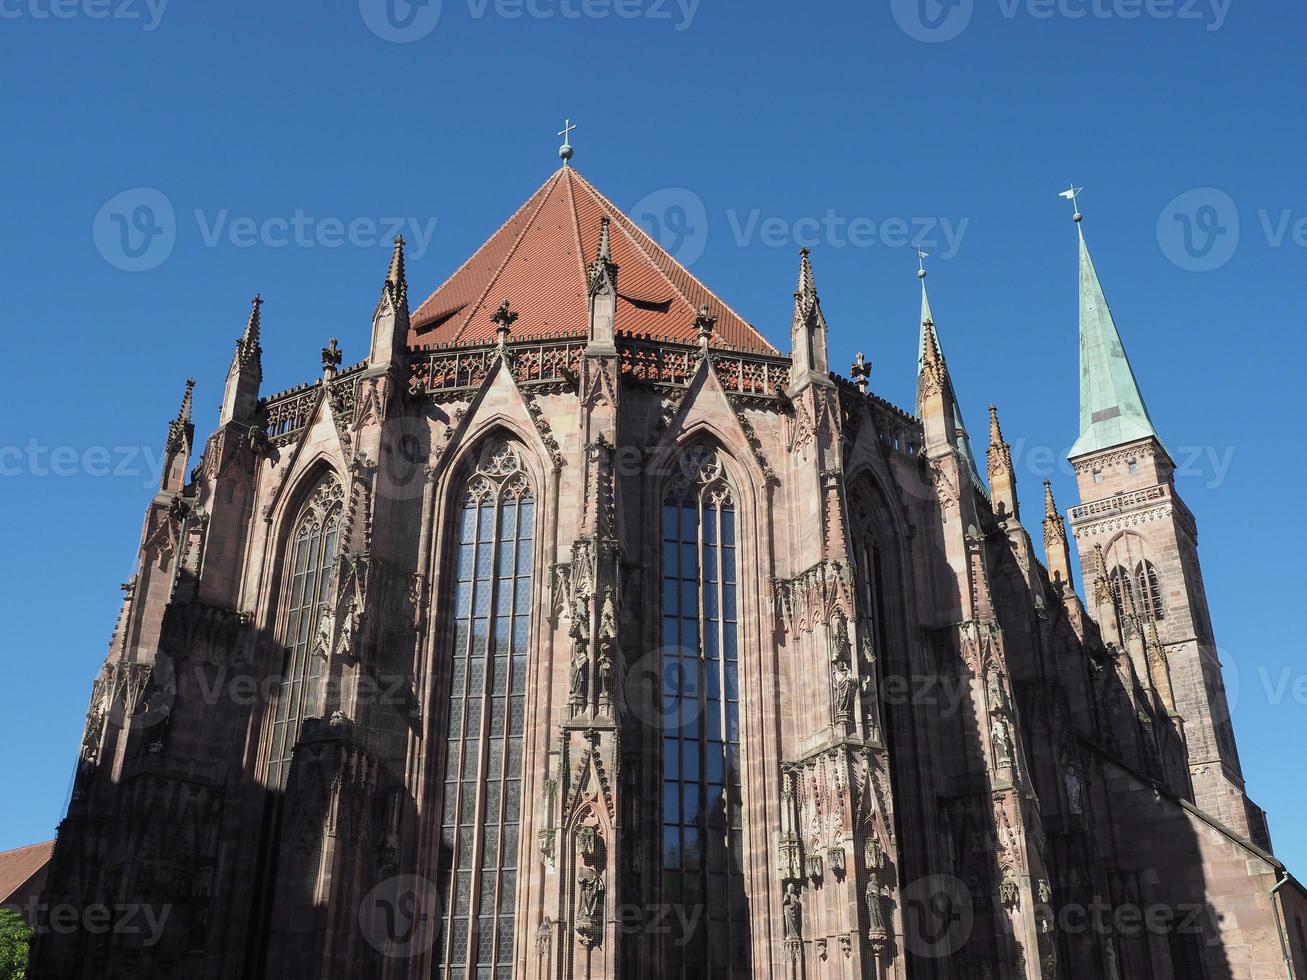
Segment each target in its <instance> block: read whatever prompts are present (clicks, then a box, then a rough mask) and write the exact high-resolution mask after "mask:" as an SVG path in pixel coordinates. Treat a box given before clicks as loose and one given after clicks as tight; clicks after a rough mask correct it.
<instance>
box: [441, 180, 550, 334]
mask: <svg viewBox="0 0 1307 980" xmlns="http://www.w3.org/2000/svg"><path fill="white" fill-rule="evenodd" d="M561 173H562V171H561V169H560V170H559V171H557V172H555V173H554V174H553V175H552V176H551V177H550V178H549V179H548V180H546V181H545V182H544V183H543V184H541V185H540V187H539V188H537V189H536V192H535V193H534V194H532V195H531V196H530V197H528V198H527V199H526V200H525V201H523V202H522V203H521V205H520V206H519V207H518V208H517V210H516V211H514V212H513V213H512V214H510V215H509V216H508V217H507V218H506V219H505V220H504V221H501V222H500V223H499V227H498V228H496V229H495V230H494V231H493V232H491V233H490V237H489V238H487V239H486V240H485V241H484V242H482V243H481V245H480V246H479V247H478V248H477V250H476V251H475V252H473V253H472V254H471V255H469V256H468V257H467V258H466V259H464V260H463V263H462V264H461V265H460V266H459V267H458V268H457V269H455V270H454V271H453V272H451V273H450V274H449V275H447V276H446V277H445V278H444V280H443V281H442V282H441V283H440V284H439V285H437V286H436V288H435V289H433V290H432V291H431V292H430V293H429V294H428V295H427V298H426V299H424V300H423V301H422V302H421V303H419V304H418V305H417V307H416V309H418V310H421V309H422V308H423V307H425V306H426V305H427V304H428V303H430V302H431V301H432V300H433V299H435V298H436V294H438V293H439V292H440V291H441V290H442V289H444V288H445V286H446V285H448V284H449V283H451V282H453V281H454V280H455V279H457V278H458V277H459V276H460V275H461V274H462V272H463V270H464V269H466V268H468V267H469V266H470V265H472V263H473V262H475V261H476V260H477V259H478V258H479V257H480V256H481V255H482V253H484V252H485V251H486V250H487V249H488V248H490V244H491V242H493V241H494V240H495V239H496V238H498V237H499V233H500V232H501V231H503V230H504V229H505V228H507V227H508V226H509V225H511V224H512V223H513V222H514V221H515V220H516V219H517V218H518V217H520V216H521V215H522V214H524V213H525V212H526V211H528V210H529V209H530V208H531V205H532V204H533V203H534V202H535V200H536V198H538V197H541V198H542V202H541V203H543V197H548V194H547V193H546V191H548V189H549V187H550V186H551V185H552V184H553V183H554V182H555V181H556V180H558V177H559V174H561ZM542 195H543V197H542ZM539 210H540V205H536V211H539ZM527 227H530V222H529V221H528V222H527ZM521 240H522V236H521V235H518V237H517V240H516V241H515V242H514V243H513V248H514V249H515V248H516V247H517V243H518V242H520V241H521ZM509 254H510V255H511V254H512V251H511V250H510V252H509ZM502 271H503V266H502V265H501V266H500V267H499V268H498V269H497V270H495V275H494V276H493V277H492V278H491V280H490V283H491V285H494V280H495V279H496V278H498V276H499V273H500V272H502ZM486 291H487V292H489V288H488V287H487V290H486ZM484 299H485V295H484V294H482V296H481V298H480V299H479V300H478V301H477V303H478V305H479V304H480V302H481V300H484ZM473 312H475V310H473ZM470 315H471V314H470V313H469V316H470ZM465 326H466V323H463V324H460V325H459V328H458V333H459V334H461V333H462V332H463V328H464V327H465ZM454 339H455V340H457V334H456V335H455V338H454ZM450 342H451V343H453V342H454V341H450Z"/></svg>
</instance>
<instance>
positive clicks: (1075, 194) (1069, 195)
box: [1058, 184, 1085, 224]
mask: <svg viewBox="0 0 1307 980" xmlns="http://www.w3.org/2000/svg"><path fill="white" fill-rule="evenodd" d="M1084 192H1085V189H1084V188H1083V187H1077V186H1076V185H1075V184H1072V185H1071V187H1070V188H1069V189H1068V190H1065V191H1063V192H1062V193H1061V194H1059V195H1058V197H1065V198H1066V199H1067V200H1068V201H1070V202H1071V206H1072V207H1073V208H1075V209H1076V213H1075V216H1074V217H1073V218H1072V220H1073V221H1074V222H1075V223H1076V224H1080V222H1082V221H1084V220H1085V216H1084V215H1083V214H1081V213H1080V200H1079V198H1080V195H1081V194H1083V193H1084Z"/></svg>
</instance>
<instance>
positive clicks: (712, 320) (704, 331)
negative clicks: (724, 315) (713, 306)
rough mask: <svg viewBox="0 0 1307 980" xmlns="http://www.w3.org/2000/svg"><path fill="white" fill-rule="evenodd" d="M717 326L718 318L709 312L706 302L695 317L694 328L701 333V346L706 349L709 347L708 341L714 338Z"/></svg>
mask: <svg viewBox="0 0 1307 980" xmlns="http://www.w3.org/2000/svg"><path fill="white" fill-rule="evenodd" d="M716 326H717V318H716V317H715V316H713V315H712V314H711V313H709V312H708V304H707V303H704V304H703V306H701V307H700V308H699V312H698V314H697V315H696V316H695V318H694V329H695V331H696V332H697V333H698V334H699V346H700V347H702V348H703V349H704V350H707V349H708V343H709V341H710V340H711V339H712V333H713V329H714V328H715V327H716Z"/></svg>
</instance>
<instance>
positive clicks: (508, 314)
mask: <svg viewBox="0 0 1307 980" xmlns="http://www.w3.org/2000/svg"><path fill="white" fill-rule="evenodd" d="M517 317H518V314H517V313H515V312H514V311H513V310H512V308H511V306H510V304H509V302H508V300H504V301H503V302H502V303H500V304H499V309H497V310H495V312H494V314H493V315H492V316H491V317H490V319H491V320H493V321H494V322H495V323H496V324H498V327H497V329H496V330H495V335H496V336H497V337H498V338H499V346H500V348H501V349H502V348H503V347H504V345H506V344H507V343H508V334H509V332H510V331H511V330H512V328H513V324H514V323H515V322H516V321H517Z"/></svg>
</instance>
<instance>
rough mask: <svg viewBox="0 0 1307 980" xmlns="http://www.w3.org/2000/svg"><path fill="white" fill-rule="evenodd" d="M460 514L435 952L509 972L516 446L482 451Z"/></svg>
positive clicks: (522, 593) (502, 978) (527, 624)
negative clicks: (441, 914)
mask: <svg viewBox="0 0 1307 980" xmlns="http://www.w3.org/2000/svg"><path fill="white" fill-rule="evenodd" d="M457 519H458V543H457V545H456V546H455V547H456V549H457V550H456V553H455V555H454V561H453V579H454V582H453V592H454V594H453V597H452V610H451V612H452V627H451V630H452V634H453V636H452V640H453V644H452V650H451V651H450V660H449V668H448V669H449V711H448V718H447V727H446V736H445V762H444V772H445V786H444V799H443V810H442V819H441V853H440V890H441V896H442V900H443V903H444V904H443V905H442V908H443V909H444V910H445V915H446V919H445V929H444V931H443V934H442V936H441V941H440V945H439V947H438V948H437V959H438V963H439V966H440V975H441V976H445V977H450V978H452V980H473V978H475V980H507V978H509V977H511V976H512V957H513V937H514V902H515V899H516V897H517V881H518V835H519V831H520V827H521V814H522V736H523V731H524V728H525V696H526V678H527V645H528V641H529V638H530V634H531V582H532V577H531V562H532V556H533V547H532V544H533V540H534V537H535V499H534V496H533V494H532V491H531V485H530V483H529V482H528V481H527V478H526V474H525V473H524V472H523V471H522V467H521V460H520V458H519V456H518V455H517V452H516V450H515V449H513V448H512V447H511V446H509V445H506V444H502V443H500V444H497V445H494V446H491V447H490V448H489V449H488V450H487V451H486V452H485V453H483V454H482V457H481V464H480V465H479V466H478V467H477V471H476V473H475V474H474V475H473V476H472V478H471V479H470V480H469V482H468V484H467V486H466V487H465V489H464V492H463V495H462V499H461V501H460V507H459V510H458V517H457Z"/></svg>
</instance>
